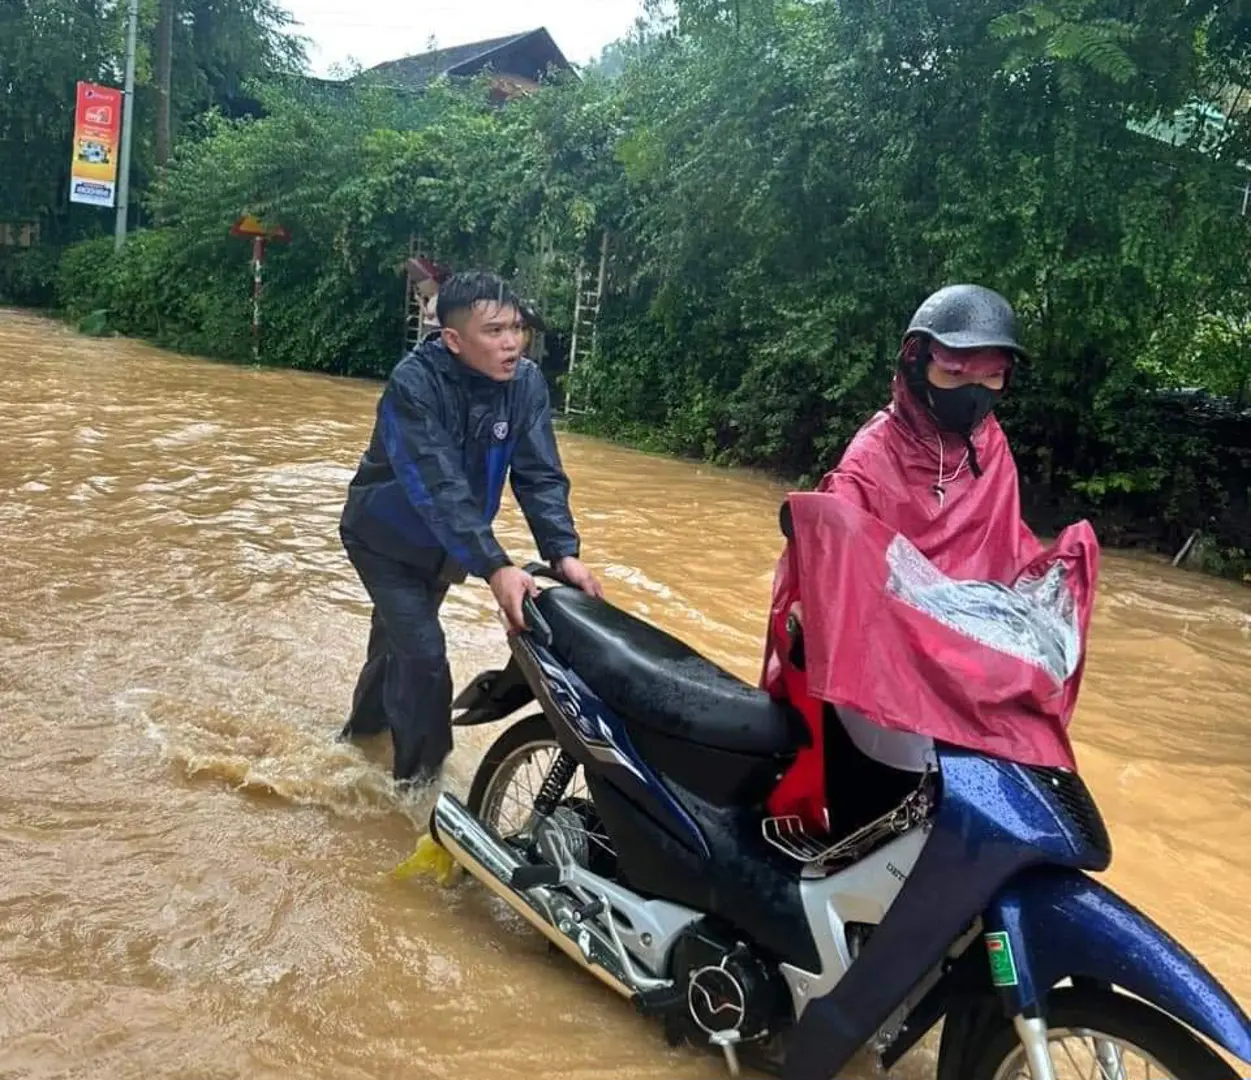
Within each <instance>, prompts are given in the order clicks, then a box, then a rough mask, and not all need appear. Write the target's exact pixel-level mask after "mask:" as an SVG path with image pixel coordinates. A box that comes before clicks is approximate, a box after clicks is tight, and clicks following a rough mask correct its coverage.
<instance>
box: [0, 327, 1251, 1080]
mask: <svg viewBox="0 0 1251 1080" xmlns="http://www.w3.org/2000/svg"><path fill="white" fill-rule="evenodd" d="M378 391H379V388H378V386H377V385H374V384H369V383H354V382H347V381H336V380H332V379H329V378H320V377H316V376H310V375H302V374H295V373H291V372H278V371H258V370H248V369H240V368H237V367H229V366H223V365H215V364H210V363H205V362H202V361H196V360H191V359H188V358H185V357H179V356H174V355H170V354H167V353H161V352H158V351H156V350H154V349H152V348H148V347H146V346H143V345H138V344H135V343H131V342H126V341H117V340H91V339H86V338H82V337H79V336H77V335H75V334H73V333H71V332H70V331H68V330H66V329H65V328H63V327H61V326H60V325H57V324H54V323H52V322H49V321H46V320H43V319H40V318H36V317H34V316H30V315H27V314H20V313H15V312H0V590H2V593H0V595H2V597H3V600H2V602H0V735H3V738H2V739H0V1077H30V1078H32V1080H33V1078H45V1077H83V1078H86V1077H90V1078H92V1080H114V1078H121V1077H138V1076H142V1077H144V1078H145V1080H157V1078H163V1077H168V1078H171V1080H172V1078H178V1080H208V1078H218V1077H220V1078H226V1077H275V1078H277V1077H282V1078H300V1080H305V1078H306V1080H315V1078H326V1080H330V1078H333V1080H354V1078H361V1080H364V1078H382V1077H396V1078H400V1077H412V1078H419V1077H438V1078H451V1077H455V1078H466V1080H470V1078H477V1077H487V1078H497V1077H498V1078H512V1077H515V1078H518V1080H523V1078H524V1080H533V1077H535V1076H544V1077H547V1078H562V1080H565V1078H567V1080H581V1078H589V1077H597V1078H598V1077H607V1076H612V1077H628V1078H656V1080H659V1078H662V1077H663V1078H665V1080H679V1078H691V1080H697V1078H711V1077H716V1076H720V1075H723V1072H722V1069H721V1066H720V1064H719V1062H718V1061H717V1060H716V1059H714V1058H709V1057H705V1056H704V1055H702V1054H697V1053H695V1052H692V1051H672V1050H669V1049H668V1048H667V1047H666V1046H665V1045H664V1042H663V1039H662V1038H661V1035H660V1033H659V1030H658V1028H657V1026H656V1025H654V1024H652V1023H649V1022H647V1021H645V1020H643V1019H642V1018H640V1017H638V1016H636V1015H635V1014H634V1012H633V1011H632V1009H631V1008H630V1007H629V1006H628V1005H627V1004H626V1003H624V1002H623V1001H621V1000H619V999H617V998H616V997H615V996H614V995H613V994H612V993H611V991H609V990H607V989H605V988H603V987H601V986H600V984H599V983H597V982H595V981H594V980H593V979H591V978H590V977H589V976H587V975H585V974H584V973H582V972H579V971H577V970H575V969H574V968H573V966H572V965H571V964H570V963H569V962H568V961H567V960H565V959H564V958H563V957H560V956H550V955H549V954H548V952H547V949H546V947H545V943H543V942H542V941H541V939H539V937H538V935H537V934H535V933H534V932H532V931H530V930H529V929H528V928H524V927H521V926H518V925H517V923H516V922H515V921H513V920H510V919H507V918H505V917H503V916H502V915H501V914H500V912H499V911H498V910H497V908H496V906H495V905H494V904H493V903H492V902H488V900H487V899H486V897H485V894H484V892H483V890H480V889H477V888H474V887H461V888H457V889H452V890H446V889H441V888H440V887H439V886H437V885H436V884H434V883H433V882H427V881H425V880H417V881H409V882H405V883H399V882H396V881H394V880H392V879H391V878H389V877H388V876H387V872H388V871H389V870H390V869H391V868H392V867H393V866H394V865H395V864H396V863H397V862H398V861H399V860H400V859H402V858H403V857H404V856H405V855H406V854H407V853H408V852H409V851H410V850H411V848H412V844H413V840H414V837H415V834H416V829H415V825H414V817H415V816H416V817H417V818H418V819H419V820H424V817H423V816H421V815H420V812H419V811H413V810H412V809H406V808H405V807H403V806H402V805H401V804H399V803H397V801H396V800H395V798H394V797H393V795H392V793H391V790H390V786H389V780H388V773H387V769H386V761H385V757H386V752H387V751H386V749H385V746H383V747H382V748H381V749H371V748H366V749H365V750H359V749H355V748H352V747H349V746H342V745H338V744H336V743H335V742H334V740H333V736H334V735H335V733H336V732H337V730H338V728H339V726H340V725H341V723H342V721H343V718H344V709H345V706H346V704H347V701H348V697H349V694H350V692H351V689H352V685H353V682H354V680H355V677H356V674H357V671H358V667H359V664H360V662H361V659H362V656H363V650H364V645H365V638H366V633H367V630H368V607H367V604H366V601H365V595H364V592H363V590H362V589H361V587H360V585H359V584H358V582H357V580H356V578H355V576H354V574H353V572H352V570H351V568H350V566H349V564H348V563H347V561H346V559H345V558H344V556H343V554H342V552H341V550H340V547H339V541H338V536H337V519H338V513H339V509H340V506H341V500H342V498H343V494H344V490H345V487H346V484H347V482H348V480H349V478H350V477H351V474H352V470H353V467H354V465H355V463H356V460H357V458H358V456H359V454H360V451H361V449H362V448H363V446H364V445H365V441H366V439H367V437H368V435H369V429H370V424H371V422H372V418H373V409H374V404H375V401H376V399H377V394H378ZM561 441H562V445H563V448H564V453H565V455H566V462H567V465H568V468H569V470H570V472H571V474H572V476H573V480H574V502H575V510H576V512H577V516H578V522H579V525H580V527H581V529H582V531H583V533H584V536H585V543H586V552H587V558H588V561H589V562H590V563H591V564H592V566H593V567H594V569H595V570H596V571H597V572H598V573H599V574H600V575H601V576H602V578H603V579H604V580H605V582H606V585H607V588H608V590H609V594H610V596H611V598H612V599H613V600H615V601H616V602H618V603H620V604H622V605H624V606H625V607H626V608H628V609H630V610H632V611H634V612H636V613H638V614H641V615H643V616H645V617H647V618H649V619H652V620H654V621H655V622H657V623H658V624H660V625H661V626H663V627H665V628H666V629H668V630H670V631H672V632H675V633H677V634H678V635H680V636H681V637H683V638H686V639H687V640H689V641H690V642H692V643H693V644H694V645H695V646H696V647H698V648H700V649H702V650H704V651H706V652H707V654H708V655H710V656H712V657H713V658H715V659H717V660H719V661H720V662H722V663H724V664H725V665H726V666H728V667H730V668H731V669H733V670H734V671H736V672H737V673H739V674H740V675H742V676H743V677H745V678H748V679H752V680H754V679H755V677H756V674H757V669H758V662H759V661H758V658H759V651H760V646H759V638H760V633H761V629H762V627H763V625H764V617H765V605H766V602H767V598H768V593H769V584H770V578H771V572H772V566H773V560H774V558H775V556H776V554H777V551H778V548H779V537H778V534H777V529H776V524H775V522H776V507H777V501H778V496H779V494H780V493H781V490H782V489H781V488H779V487H776V486H774V485H771V484H769V483H767V482H764V481H762V480H759V479H756V478H753V477H745V476H741V475H736V474H732V473H729V472H725V471H720V470H717V469H713V468H701V467H699V466H696V465H692V464H689V463H682V462H677V461H670V460H665V459H658V458H654V457H649V456H645V455H642V454H637V453H632V452H630V451H627V450H624V449H619V448H617V447H614V446H611V445H607V444H605V443H602V442H597V441H593V440H590V439H584V438H575V437H572V436H563V437H562V440H561ZM501 532H502V535H503V537H504V542H505V544H506V546H508V547H510V548H512V549H513V550H518V551H520V550H525V551H527V552H528V551H531V550H532V548H531V547H530V542H529V537H528V535H527V534H526V532H525V529H524V524H523V522H522V520H521V518H520V515H519V514H518V513H517V512H516V510H515V508H514V507H513V506H512V504H511V502H509V503H506V509H505V512H504V513H503V518H502V524H501ZM445 610H446V625H447V627H448V640H449V647H450V650H451V655H452V661H453V666H454V670H455V675H456V679H457V684H458V685H461V684H463V682H464V681H465V680H466V679H467V678H468V677H470V676H471V675H473V674H474V673H476V672H477V671H478V670H480V669H482V668H484V667H487V666H490V665H496V664H498V663H499V661H500V660H501V659H502V658H503V657H504V656H505V655H506V647H505V644H504V639H503V632H502V630H501V629H500V628H499V624H498V622H497V621H496V618H495V616H494V614H493V609H492V605H491V603H490V594H489V592H487V590H486V589H485V588H484V587H481V586H474V585H467V586H464V587H460V588H458V589H455V590H454V591H453V593H452V595H451V597H450V600H449V602H448V605H447V607H446V609H445ZM497 731H498V727H497V726H492V727H490V728H487V729H477V730H475V731H472V732H470V733H468V734H465V733H462V734H460V735H459V736H458V739H459V741H458V746H457V749H456V752H455V754H454V756H453V759H452V767H451V774H452V775H451V777H450V780H449V783H450V785H451V787H452V789H453V790H458V791H460V792H462V793H463V791H464V790H465V788H466V787H467V785H468V781H469V778H470V776H471V775H472V770H473V768H474V766H475V765H476V762H477V759H478V757H479V756H480V754H481V752H482V750H483V749H484V748H485V746H486V744H487V743H488V742H489V741H490V740H491V739H492V738H494V736H495V735H496V734H497ZM1074 731H1075V736H1076V741H1077V743H1078V749H1079V753H1080V760H1081V764H1082V767H1083V769H1084V772H1085V774H1086V776H1087V778H1088V782H1089V783H1090V785H1091V787H1092V788H1093V790H1094V792H1095V795H1096V797H1097V798H1098V800H1099V802H1100V804H1101V805H1102V807H1103V810H1104V812H1105V814H1106V815H1107V817H1108V819H1109V823H1110V826H1111V830H1112V835H1113V840H1114V844H1115V849H1116V859H1115V862H1114V864H1113V868H1112V870H1111V871H1110V872H1109V873H1108V874H1107V875H1106V877H1107V880H1109V881H1110V883H1111V884H1112V885H1113V886H1114V887H1116V888H1118V889H1120V890H1121V891H1122V892H1123V894H1124V895H1125V896H1126V897H1127V898H1129V899H1130V900H1131V901H1133V902H1135V903H1137V904H1138V905H1140V906H1141V907H1143V908H1145V909H1146V911H1147V912H1148V913H1150V914H1151V915H1152V916H1154V917H1155V918H1156V919H1158V920H1159V921H1160V922H1161V923H1162V924H1163V925H1164V926H1165V927H1166V928H1168V929H1169V930H1171V931H1172V932H1173V933H1175V934H1176V935H1178V936H1179V937H1180V938H1181V939H1182V940H1183V941H1184V942H1185V943H1186V944H1187V945H1188V946H1190V947H1191V948H1192V949H1193V950H1194V951H1195V952H1196V953H1197V955H1198V956H1199V958H1200V959H1201V960H1203V961H1204V962H1205V963H1206V964H1208V965H1209V966H1210V967H1211V969H1212V970H1213V971H1214V972H1215V974H1216V975H1217V976H1218V977H1219V978H1221V979H1222V980H1224V982H1225V983H1226V984H1227V985H1228V986H1229V987H1230V989H1231V990H1232V991H1233V992H1234V993H1235V994H1236V995H1237V997H1238V998H1239V999H1240V1000H1241V1002H1242V1003H1243V1005H1244V1007H1251V944H1249V943H1248V941H1247V939H1246V937H1245V936H1244V934H1245V929H1246V921H1245V919H1246V915H1247V911H1248V902H1247V898H1248V895H1249V894H1251V860H1249V859H1248V853H1251V590H1247V589H1244V588H1242V587H1240V586H1237V585H1233V584H1227V583H1222V582H1218V581H1214V580H1208V579H1205V578H1202V577H1197V576H1190V575H1187V574H1184V573H1181V572H1174V571H1172V570H1171V569H1169V568H1167V567H1162V566H1160V565H1158V564H1157V563H1156V562H1154V561H1147V560H1133V559H1130V558H1126V557H1120V556H1116V555H1107V556H1106V559H1105V563H1104V576H1103V582H1102V595H1101V599H1100V602H1099V606H1098V610H1097V614H1096V618H1095V623H1094V630H1093V638H1092V642H1091V646H1090V660H1089V664H1088V669H1087V676H1086V683H1085V689H1084V694H1083V697H1082V701H1081V706H1080V711H1079V714H1078V716H1077V719H1076V721H1075V727H1074ZM928 1053H929V1051H927V1049H926V1048H924V1047H922V1048H921V1049H919V1050H918V1051H916V1052H915V1054H914V1055H913V1057H911V1058H910V1059H906V1060H905V1061H904V1062H903V1063H902V1064H901V1065H900V1066H899V1067H898V1069H897V1075H899V1076H901V1077H907V1078H917V1080H920V1078H922V1077H929V1076H931V1075H932V1069H931V1067H930V1065H929V1062H928V1060H927V1056H928ZM865 1075H866V1076H867V1075H868V1073H865Z"/></svg>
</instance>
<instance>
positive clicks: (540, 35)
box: [363, 27, 572, 90]
mask: <svg viewBox="0 0 1251 1080" xmlns="http://www.w3.org/2000/svg"><path fill="white" fill-rule="evenodd" d="M549 66H555V67H557V68H561V69H563V70H570V69H571V68H572V65H571V64H570V63H569V61H568V60H567V59H566V58H565V55H564V53H562V52H561V51H560V49H559V48H558V47H557V45H556V42H555V41H553V40H552V36H551V34H549V33H548V32H547V30H546V29H545V28H543V27H539V28H538V29H537V30H529V31H526V32H525V33H522V34H509V35H508V36H506V37H499V38H491V39H489V40H487V41H477V42H473V43H472V44H469V45H456V46H454V47H452V48H450V49H436V50H435V51H434V52H428V53H419V54H417V55H416V56H406V57H404V58H403V59H401V60H388V61H386V62H384V63H381V64H375V65H374V66H373V67H371V68H369V69H368V70H367V71H365V72H364V73H363V74H364V75H367V76H369V77H370V78H371V79H373V80H376V81H379V82H382V83H385V84H387V85H389V86H401V87H404V88H406V89H410V90H420V89H422V88H423V87H425V86H427V85H429V84H430V83H432V82H434V80H435V79H437V78H439V77H440V76H442V75H449V76H457V75H460V76H470V75H476V74H477V73H478V72H480V71H482V70H483V69H484V68H487V67H491V68H494V70H496V71H497V72H500V73H501V74H509V75H521V76H524V77H526V78H531V79H535V80H536V81H537V80H538V79H539V78H540V77H541V76H542V75H543V74H544V73H545V72H546V70H547V68H548V67H549Z"/></svg>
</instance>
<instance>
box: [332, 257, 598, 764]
mask: <svg viewBox="0 0 1251 1080" xmlns="http://www.w3.org/2000/svg"><path fill="white" fill-rule="evenodd" d="M437 317H438V321H439V325H440V328H441V329H440V333H439V336H438V337H437V338H432V339H428V340H426V341H424V342H423V343H422V344H421V345H419V346H418V347H417V348H416V349H415V350H414V351H413V352H412V353H410V354H409V355H408V356H407V357H405V358H404V359H403V360H401V361H400V363H399V364H398V365H397V366H396V367H395V369H394V370H393V371H392V372H391V376H390V379H389V380H388V382H387V385H386V388H385V389H384V390H383V393H382V396H381V398H380V400H379V402H378V408H377V418H376V421H375V424H374V430H373V434H372V437H371V438H370V442H369V447H368V448H367V449H366V451H365V453H364V455H363V456H362V458H361V461H360V465H359V467H358V469H357V472H356V475H355V477H354V478H353V479H352V482H351V485H350V486H349V490H348V496H347V501H346V504H345V506H344V509H343V514H342V517H341V520H340V526H339V530H340V536H341V538H342V541H343V545H344V548H345V549H346V551H347V555H348V558H349V559H350V560H351V562H352V565H353V566H354V567H355V569H356V572H357V574H358V575H359V576H360V579H361V582H362V584H363V585H364V586H365V589H366V591H367V592H368V593H369V597H370V599H371V600H372V601H373V615H372V620H371V626H370V633H369V643H368V647H367V655H366V660H365V664H364V668H363V669H362V671H361V674H360V678H359V680H358V682H357V685H356V689H355V692H354V694H353V698H352V709H351V714H350V715H349V717H348V720H347V723H346V724H345V725H344V727H343V731H342V733H341V737H342V738H351V737H353V736H358V735H372V734H379V733H381V732H382V731H384V730H387V729H388V728H389V729H390V732H391V740H392V744H393V747H394V751H395V758H394V766H393V775H394V777H395V779H396V780H397V781H399V782H401V783H403V784H406V785H421V784H425V783H428V782H430V781H432V780H433V779H434V778H435V777H436V776H437V774H438V772H439V770H440V768H441V766H442V764H443V762H444V760H445V759H446V757H447V755H448V754H449V753H450V752H451V750H452V730H451V702H452V677H451V670H450V668H449V665H448V658H447V648H446V643H445V639H444V636H443V631H442V628H441V627H440V625H439V609H440V607H441V605H442V603H443V600H444V598H445V596H446V595H447V590H448V588H449V586H450V585H452V584H455V583H459V582H462V581H464V580H465V579H466V577H467V576H468V575H470V574H472V575H474V576H475V577H479V578H481V579H482V580H484V581H486V582H487V583H488V584H489V586H490V588H491V592H492V594H493V595H494V597H495V599H496V601H497V602H498V603H499V605H500V607H501V608H502V609H503V611H504V613H505V615H506V616H507V618H508V621H509V623H510V625H511V627H512V628H513V629H521V628H522V627H523V626H524V617H523V615H522V602H523V600H524V598H525V597H526V596H527V595H535V594H536V593H537V591H538V587H537V585H536V584H535V582H534V579H533V578H532V577H531V576H530V575H529V574H527V573H526V572H525V571H524V570H522V569H521V568H520V567H518V566H515V565H514V564H513V560H512V559H511V558H510V556H509V555H508V553H507V552H506V551H505V550H504V549H503V547H502V546H501V545H500V543H499V541H498V539H497V538H496V536H495V534H494V532H493V531H492V527H491V525H492V522H493V520H494V518H495V516H496V514H497V513H498V511H499V507H500V500H501V497H502V495H503V488H504V482H505V479H506V478H510V479H511V484H512V489H513V493H514V494H515V496H516V498H517V501H518V503H519V504H520V505H521V509H522V512H523V514H524V515H525V518H526V521H527V523H528V525H529V526H530V530H531V532H532V534H533V536H534V539H535V542H536V544H537V546H538V549H539V554H540V556H541V557H542V558H543V559H545V560H547V561H548V562H549V563H550V564H551V565H552V567H553V568H554V569H555V570H556V571H557V573H558V574H559V575H560V576H561V577H562V578H564V579H565V580H566V581H568V582H569V583H571V584H573V585H576V586H578V587H579V588H581V589H583V590H585V591H586V592H588V593H590V594H591V595H593V596H602V595H603V593H602V590H601V588H600V585H599V583H598V582H597V581H596V579H595V577H594V576H593V575H592V574H591V572H590V571H589V570H588V569H587V568H586V566H585V565H584V564H583V563H582V562H581V561H580V559H579V557H578V556H579V551H580V547H581V541H580V538H579V536H578V533H577V530H576V528H575V527H574V521H573V514H572V512H571V510H570V507H569V489H570V483H569V478H568V477H567V476H566V474H565V472H564V469H563V467H562V464H561V460H560V454H559V451H558V450H557V446H556V438H555V435H554V433H553V430H552V416H551V407H550V402H549V398H548V391H547V384H546V382H545V381H544V378H543V374H542V372H541V371H540V370H539V368H538V365H536V364H535V363H534V362H533V361H532V360H529V359H527V358H526V357H524V356H523V355H522V341H523V333H524V323H525V321H526V318H525V315H524V314H523V305H522V304H521V302H520V301H519V299H518V298H517V297H516V296H515V295H514V293H513V292H512V291H511V290H510V289H509V288H508V286H507V285H506V284H505V283H504V282H503V281H502V280H501V279H500V278H499V277H498V276H496V275H495V274H490V273H482V272H467V273H461V274H456V275H454V276H453V277H451V278H449V279H448V280H447V281H446V282H444V283H442V285H441V286H440V288H439V294H438V305H437Z"/></svg>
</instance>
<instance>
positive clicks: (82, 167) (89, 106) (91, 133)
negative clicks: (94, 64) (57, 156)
mask: <svg viewBox="0 0 1251 1080" xmlns="http://www.w3.org/2000/svg"><path fill="white" fill-rule="evenodd" d="M121 133H122V92H121V91H120V90H117V89H115V88H114V87H112V86H97V85H96V84H95V83H88V82H80V83H79V84H78V100H77V103H76V106H75V109H74V158H73V162H72V163H71V165H70V202H76V203H86V204H87V205H88V206H112V205H113V204H114V201H115V197H116V191H117V157H118V148H119V147H120V146H121Z"/></svg>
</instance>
